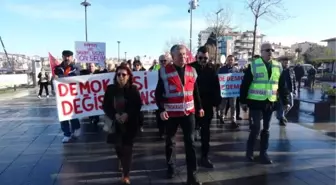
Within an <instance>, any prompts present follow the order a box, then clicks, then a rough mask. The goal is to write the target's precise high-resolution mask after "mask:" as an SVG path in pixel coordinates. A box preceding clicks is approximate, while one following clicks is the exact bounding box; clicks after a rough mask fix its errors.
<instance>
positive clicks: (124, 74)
mask: <svg viewBox="0 0 336 185" xmlns="http://www.w3.org/2000/svg"><path fill="white" fill-rule="evenodd" d="M117 76H118V77H121V76H122V77H125V76H127V74H126V73H118V74H117Z"/></svg>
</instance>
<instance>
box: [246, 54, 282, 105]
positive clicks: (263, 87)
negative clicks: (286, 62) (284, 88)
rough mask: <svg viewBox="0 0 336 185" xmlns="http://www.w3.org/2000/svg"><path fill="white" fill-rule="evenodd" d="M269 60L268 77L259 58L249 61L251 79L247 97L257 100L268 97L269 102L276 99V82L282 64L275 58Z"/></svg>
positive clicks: (277, 82) (277, 81)
mask: <svg viewBox="0 0 336 185" xmlns="http://www.w3.org/2000/svg"><path fill="white" fill-rule="evenodd" d="M270 62H271V66H272V75H271V78H268V72H267V68H266V66H265V64H264V62H263V60H262V59H261V58H258V59H256V60H255V61H254V62H252V63H251V72H252V75H253V81H252V84H251V85H250V88H249V92H248V96H247V99H250V100H257V101H264V100H267V99H268V100H269V101H270V102H275V101H277V92H278V86H279V85H278V84H279V79H280V75H281V72H282V66H281V64H280V63H279V62H278V61H276V60H272V61H270Z"/></svg>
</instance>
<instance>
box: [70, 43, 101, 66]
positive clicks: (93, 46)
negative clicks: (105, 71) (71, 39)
mask: <svg viewBox="0 0 336 185" xmlns="http://www.w3.org/2000/svg"><path fill="white" fill-rule="evenodd" d="M75 51H76V55H75V56H76V60H77V62H83V63H97V64H98V65H99V66H105V58H106V44H105V43H104V42H81V41H76V42H75Z"/></svg>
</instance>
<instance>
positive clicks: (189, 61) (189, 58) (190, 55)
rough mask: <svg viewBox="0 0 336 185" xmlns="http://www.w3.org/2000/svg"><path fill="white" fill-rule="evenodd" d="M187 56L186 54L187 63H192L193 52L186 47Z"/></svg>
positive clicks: (193, 59)
mask: <svg viewBox="0 0 336 185" xmlns="http://www.w3.org/2000/svg"><path fill="white" fill-rule="evenodd" d="M187 56H188V59H187V64H190V63H193V62H194V61H195V58H194V56H193V54H192V53H191V51H190V50H189V49H188V48H187Z"/></svg>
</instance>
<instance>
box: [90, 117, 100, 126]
mask: <svg viewBox="0 0 336 185" xmlns="http://www.w3.org/2000/svg"><path fill="white" fill-rule="evenodd" d="M89 119H90V123H93V124H96V125H97V124H98V122H99V116H90V117H89Z"/></svg>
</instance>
